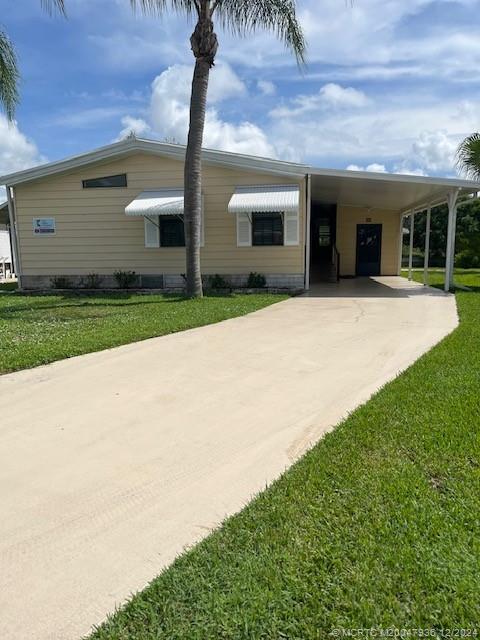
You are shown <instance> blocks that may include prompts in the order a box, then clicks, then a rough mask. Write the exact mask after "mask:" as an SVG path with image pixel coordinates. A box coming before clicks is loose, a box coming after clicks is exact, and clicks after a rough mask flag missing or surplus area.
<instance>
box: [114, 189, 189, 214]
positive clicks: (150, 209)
mask: <svg viewBox="0 0 480 640" xmlns="http://www.w3.org/2000/svg"><path fill="white" fill-rule="evenodd" d="M125 213H126V215H127V216H146V217H148V216H178V215H180V216H181V215H183V189H161V190H160V191H143V192H142V193H141V194H140V195H138V196H137V197H136V198H135V200H132V202H130V204H129V205H127V207H126V208H125Z"/></svg>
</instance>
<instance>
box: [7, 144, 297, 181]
mask: <svg viewBox="0 0 480 640" xmlns="http://www.w3.org/2000/svg"><path fill="white" fill-rule="evenodd" d="M142 152H143V153H150V154H152V155H159V156H163V157H170V158H174V159H177V160H183V159H184V157H185V146H183V145H177V144H169V143H162V142H156V141H153V140H142V139H139V138H136V139H127V140H122V141H120V142H115V143H113V144H111V145H108V146H106V147H101V148H99V149H96V150H95V151H91V152H88V153H84V154H81V155H78V156H73V157H71V158H67V159H66V160H60V161H58V162H51V163H49V164H45V165H40V166H37V167H33V168H32V169H26V170H24V171H18V172H16V173H11V174H8V175H5V176H0V184H4V185H6V186H9V187H13V186H15V185H17V184H22V183H25V182H31V181H33V180H39V179H41V178H46V177H49V176H52V175H55V174H60V173H66V172H68V171H72V170H74V169H79V168H81V167H84V166H87V165H90V164H94V163H98V162H103V161H105V160H113V159H115V158H120V157H122V156H125V155H130V154H132V153H142ZM203 160H204V161H205V162H206V163H208V164H214V165H220V166H226V167H232V168H236V169H243V170H245V171H249V170H250V171H261V172H263V173H271V174H274V175H283V176H288V177H291V178H303V177H304V176H305V175H306V173H307V167H306V166H304V165H300V164H293V163H288V162H282V161H279V160H270V159H267V158H255V157H254V156H246V155H240V154H233V153H228V152H223V151H213V150H209V149H204V150H203Z"/></svg>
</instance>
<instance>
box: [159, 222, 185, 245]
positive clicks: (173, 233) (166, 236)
mask: <svg viewBox="0 0 480 640" xmlns="http://www.w3.org/2000/svg"><path fill="white" fill-rule="evenodd" d="M160 246H161V247H184V246H185V227H184V224H183V216H181V217H180V216H160Z"/></svg>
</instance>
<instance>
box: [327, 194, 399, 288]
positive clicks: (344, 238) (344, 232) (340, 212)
mask: <svg viewBox="0 0 480 640" xmlns="http://www.w3.org/2000/svg"><path fill="white" fill-rule="evenodd" d="M369 223H371V224H381V225H382V257H381V275H382V276H392V275H397V273H398V251H399V242H400V237H399V234H400V213H398V212H396V211H377V210H371V209H367V208H362V207H347V206H341V205H339V206H338V209H337V248H338V251H339V253H340V260H341V262H340V273H341V275H342V276H354V275H355V268H356V254H357V224H369Z"/></svg>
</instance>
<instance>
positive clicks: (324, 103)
mask: <svg viewBox="0 0 480 640" xmlns="http://www.w3.org/2000/svg"><path fill="white" fill-rule="evenodd" d="M369 103H370V100H369V99H368V97H367V96H366V95H365V93H363V91H359V90H358V89H354V88H353V87H342V86H340V85H338V84H335V83H333V82H330V83H328V84H325V85H324V86H323V87H321V88H320V90H319V91H318V93H314V94H310V95H299V96H296V97H295V98H293V99H292V100H291V104H290V105H283V106H279V107H276V108H275V109H273V110H272V111H271V112H270V115H271V116H272V117H274V118H284V117H295V118H297V117H298V116H301V115H304V114H308V113H312V112H314V111H320V110H322V111H335V110H338V109H348V108H351V109H359V108H361V107H365V106H367V105H368V104H369Z"/></svg>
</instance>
